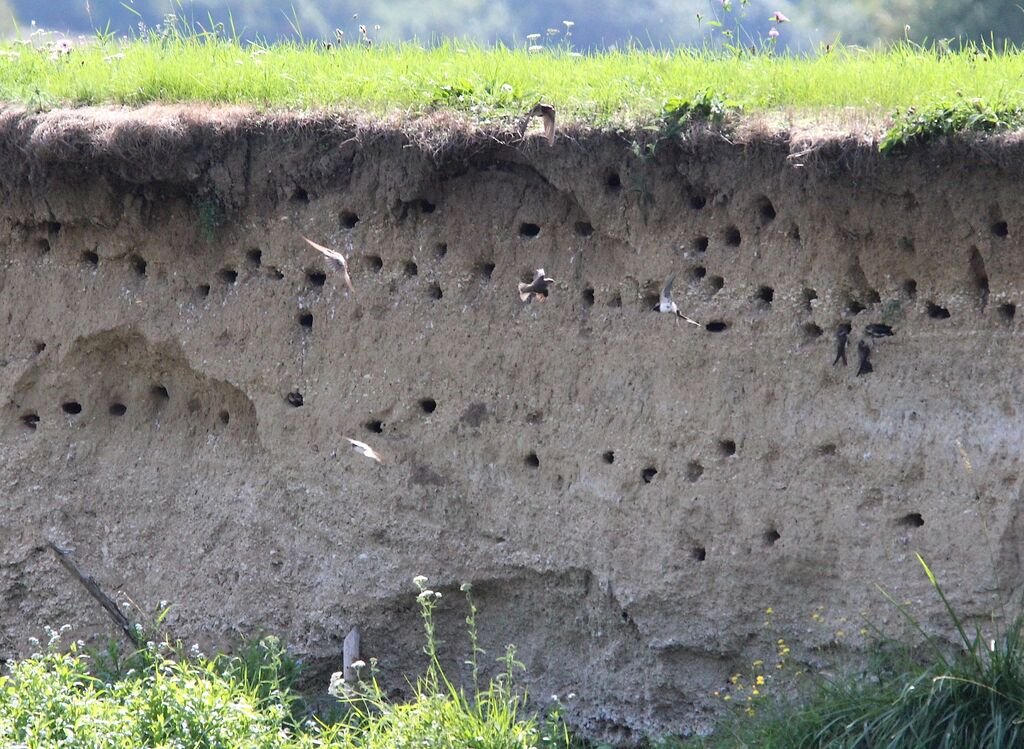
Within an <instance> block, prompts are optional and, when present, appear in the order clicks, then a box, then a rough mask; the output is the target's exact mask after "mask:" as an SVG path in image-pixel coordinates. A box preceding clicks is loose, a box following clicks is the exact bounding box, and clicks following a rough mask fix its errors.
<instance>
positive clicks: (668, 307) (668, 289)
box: [658, 273, 700, 326]
mask: <svg viewBox="0 0 1024 749" xmlns="http://www.w3.org/2000/svg"><path fill="white" fill-rule="evenodd" d="M675 280H676V274H675V273H673V274H672V275H671V276H669V277H668V280H667V281H665V285H664V286H663V287H662V289H661V300H660V301H659V302H658V312H670V313H672V314H673V315H676V316H677V317H681V318H683V319H684V320H686V322H688V323H690V324H691V325H698V326H699V325H700V323H699V322H697V321H696V320H691V319H690V318H689V317H687V316H686V315H684V314H683V313H682V312H680V311H679V307H678V306H677V305H676V303H675V302H674V301H672V284H673V283H675Z"/></svg>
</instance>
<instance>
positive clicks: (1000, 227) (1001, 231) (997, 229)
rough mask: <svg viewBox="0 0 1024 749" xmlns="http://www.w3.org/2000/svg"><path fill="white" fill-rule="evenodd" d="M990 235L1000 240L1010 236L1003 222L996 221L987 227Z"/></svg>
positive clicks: (1008, 228) (1008, 229) (1007, 227)
mask: <svg viewBox="0 0 1024 749" xmlns="http://www.w3.org/2000/svg"><path fill="white" fill-rule="evenodd" d="M989 228H990V229H991V230H992V233H993V234H994V235H995V236H997V237H999V238H1000V239H1002V238H1004V237H1006V236H1008V235H1009V234H1010V227H1009V226H1007V224H1006V222H1005V221H996V222H994V223H993V224H992V226H990V227H989Z"/></svg>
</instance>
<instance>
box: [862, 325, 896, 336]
mask: <svg viewBox="0 0 1024 749" xmlns="http://www.w3.org/2000/svg"><path fill="white" fill-rule="evenodd" d="M864 332H865V333H867V334H868V335H869V336H871V337H872V338H886V337H888V336H891V335H893V329H892V326H891V325H883V324H882V323H880V322H873V323H871V324H870V325H867V326H865V327H864Z"/></svg>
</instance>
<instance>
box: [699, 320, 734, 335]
mask: <svg viewBox="0 0 1024 749" xmlns="http://www.w3.org/2000/svg"><path fill="white" fill-rule="evenodd" d="M704 328H705V329H706V330H707V331H708V332H709V333H724V332H725V331H726V330H728V329H729V323H727V322H725V321H724V320H712V321H711V322H709V323H708V324H707V325H705V326H704Z"/></svg>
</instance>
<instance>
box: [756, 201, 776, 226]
mask: <svg viewBox="0 0 1024 749" xmlns="http://www.w3.org/2000/svg"><path fill="white" fill-rule="evenodd" d="M757 214H758V215H759V216H760V217H761V221H762V222H764V223H766V224H767V223H769V222H771V221H774V220H775V216H776V213H775V206H774V205H772V201H771V200H769V199H768V197H767V196H762V197H761V199H760V200H758V201H757Z"/></svg>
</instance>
